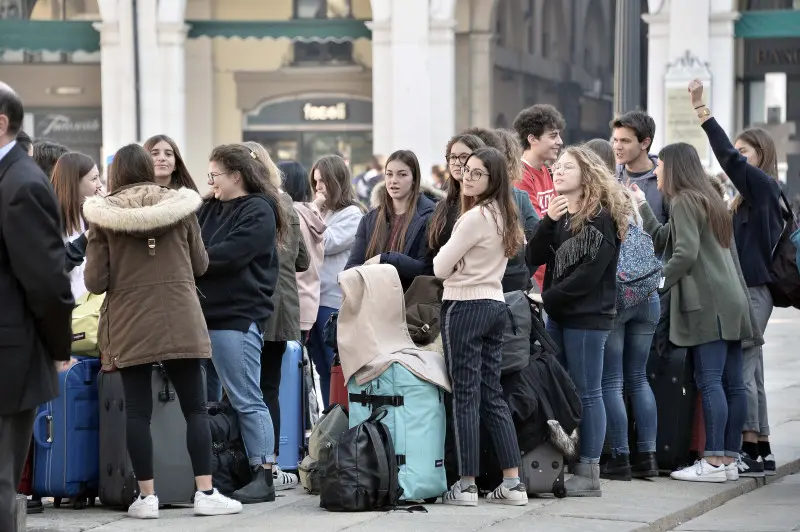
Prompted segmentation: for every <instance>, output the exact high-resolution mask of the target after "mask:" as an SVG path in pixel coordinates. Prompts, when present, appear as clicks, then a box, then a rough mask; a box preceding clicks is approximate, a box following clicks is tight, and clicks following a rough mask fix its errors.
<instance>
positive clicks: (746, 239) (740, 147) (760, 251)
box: [689, 80, 788, 477]
mask: <svg viewBox="0 0 800 532" xmlns="http://www.w3.org/2000/svg"><path fill="white" fill-rule="evenodd" d="M689 94H690V100H691V103H692V107H694V109H695V111H696V112H697V116H698V118H699V119H700V124H701V126H702V128H703V130H704V131H705V132H706V135H707V136H708V141H709V143H710V144H711V148H712V149H713V150H714V155H715V156H716V158H717V161H718V162H719V164H720V166H721V167H722V169H723V170H724V172H725V174H726V175H727V176H728V179H730V181H731V183H733V185H734V186H735V187H736V190H738V191H739V195H738V196H736V198H735V199H734V201H733V205H732V206H731V208H732V210H733V236H734V238H735V239H736V249H737V251H738V253H739V263H740V264H741V265H742V274H743V275H744V280H745V282H746V283H747V291H748V296H749V298H750V302H751V305H752V306H753V309H754V310H755V316H754V317H755V323H753V324H752V325H753V327H755V328H757V329H758V332H759V333H761V334H762V335H763V333H764V331H765V330H766V328H767V322H769V317H770V316H771V315H772V308H773V301H772V295H771V294H770V291H769V287H768V284H769V283H770V282H772V276H771V274H770V269H771V266H772V252H773V250H774V249H775V246H776V245H777V244H778V239H779V238H780V236H781V232H782V231H783V227H784V225H785V221H784V216H783V208H782V205H781V189H780V186H779V185H778V156H777V150H776V149H775V141H774V140H773V139H772V137H771V136H770V134H769V133H767V132H766V131H764V130H763V129H760V128H751V129H746V130H744V131H742V132H741V133H739V135H737V137H736V140H735V142H734V144H731V141H730V140H728V135H727V134H726V133H725V130H723V129H722V128H721V127H720V125H719V124H718V123H717V121H716V120H715V119H714V115H713V114H712V113H711V110H710V109H709V108H708V106H707V105H705V104H704V103H703V84H702V83H701V82H700V81H698V80H695V81H693V82H692V83H691V84H690V85H689ZM784 201H785V198H784ZM787 206H788V205H787ZM787 212H788V211H787ZM744 383H745V388H746V390H747V418H746V419H745V424H744V433H743V435H742V439H743V440H744V441H743V443H742V463H741V464H740V468H739V471H740V473H741V474H742V475H743V476H748V477H753V476H756V477H763V476H764V475H765V474H767V475H774V474H775V457H774V456H773V455H772V449H771V447H770V443H769V419H768V417H767V394H766V391H765V389H764V356H763V351H762V348H761V346H753V347H749V348H748V349H746V350H745V351H744Z"/></svg>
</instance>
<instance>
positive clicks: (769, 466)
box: [759, 454, 777, 477]
mask: <svg viewBox="0 0 800 532" xmlns="http://www.w3.org/2000/svg"><path fill="white" fill-rule="evenodd" d="M759 460H761V457H759ZM763 461H764V474H765V475H766V476H768V477H771V476H774V475H775V474H776V473H777V469H776V468H775V456H774V455H772V454H768V455H767V456H765V457H764V458H763Z"/></svg>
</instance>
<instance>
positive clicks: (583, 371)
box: [547, 319, 611, 464]
mask: <svg viewBox="0 0 800 532" xmlns="http://www.w3.org/2000/svg"><path fill="white" fill-rule="evenodd" d="M547 332H548V333H550V336H552V337H553V340H555V342H556V343H557V344H558V346H559V347H560V348H561V363H562V365H563V366H564V368H565V369H566V370H567V372H568V373H569V376H570V378H572V382H573V383H575V388H576V389H577V390H578V395H580V396H581V405H582V406H583V415H582V416H581V463H584V464H597V463H600V453H601V452H603V442H604V441H605V439H606V409H605V406H603V392H602V388H601V381H602V378H603V351H604V350H605V345H606V339H607V338H608V335H609V333H610V332H611V331H595V330H589V329H566V328H563V327H561V326H559V325H558V324H557V323H556V322H554V321H553V320H552V319H548V320H547Z"/></svg>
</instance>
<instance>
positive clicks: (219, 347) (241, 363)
mask: <svg viewBox="0 0 800 532" xmlns="http://www.w3.org/2000/svg"><path fill="white" fill-rule="evenodd" d="M208 336H209V338H211V361H212V362H213V366H214V368H215V369H216V374H217V375H218V376H219V380H220V381H221V382H222V385H223V386H224V387H225V390H226V391H227V392H228V399H230V401H231V405H232V406H233V408H234V410H236V413H237V414H238V416H239V425H240V427H241V432H242V441H243V442H244V446H245V448H246V450H247V456H248V457H250V465H253V466H257V465H261V464H272V463H274V462H275V433H274V432H273V428H272V418H271V417H270V415H269V410H268V409H267V405H266V404H264V397H263V395H262V394H261V347H262V346H263V344H264V340H263V337H262V332H261V329H260V328H259V326H258V325H257V324H256V323H253V324H252V325H250V329H249V330H248V331H247V332H241V331H208ZM209 373H210V372H209ZM209 384H211V383H209ZM210 392H211V390H209V393H210ZM220 394H221V391H220Z"/></svg>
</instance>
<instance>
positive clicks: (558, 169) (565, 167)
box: [553, 164, 577, 174]
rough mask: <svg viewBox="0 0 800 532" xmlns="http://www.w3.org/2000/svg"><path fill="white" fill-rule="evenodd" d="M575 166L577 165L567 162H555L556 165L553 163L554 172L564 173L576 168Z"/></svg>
mask: <svg viewBox="0 0 800 532" xmlns="http://www.w3.org/2000/svg"><path fill="white" fill-rule="evenodd" d="M575 168H577V166H575V165H572V164H565V165H560V164H555V165H553V173H554V174H558V173H562V174H563V173H564V172H569V171H571V170H575Z"/></svg>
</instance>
